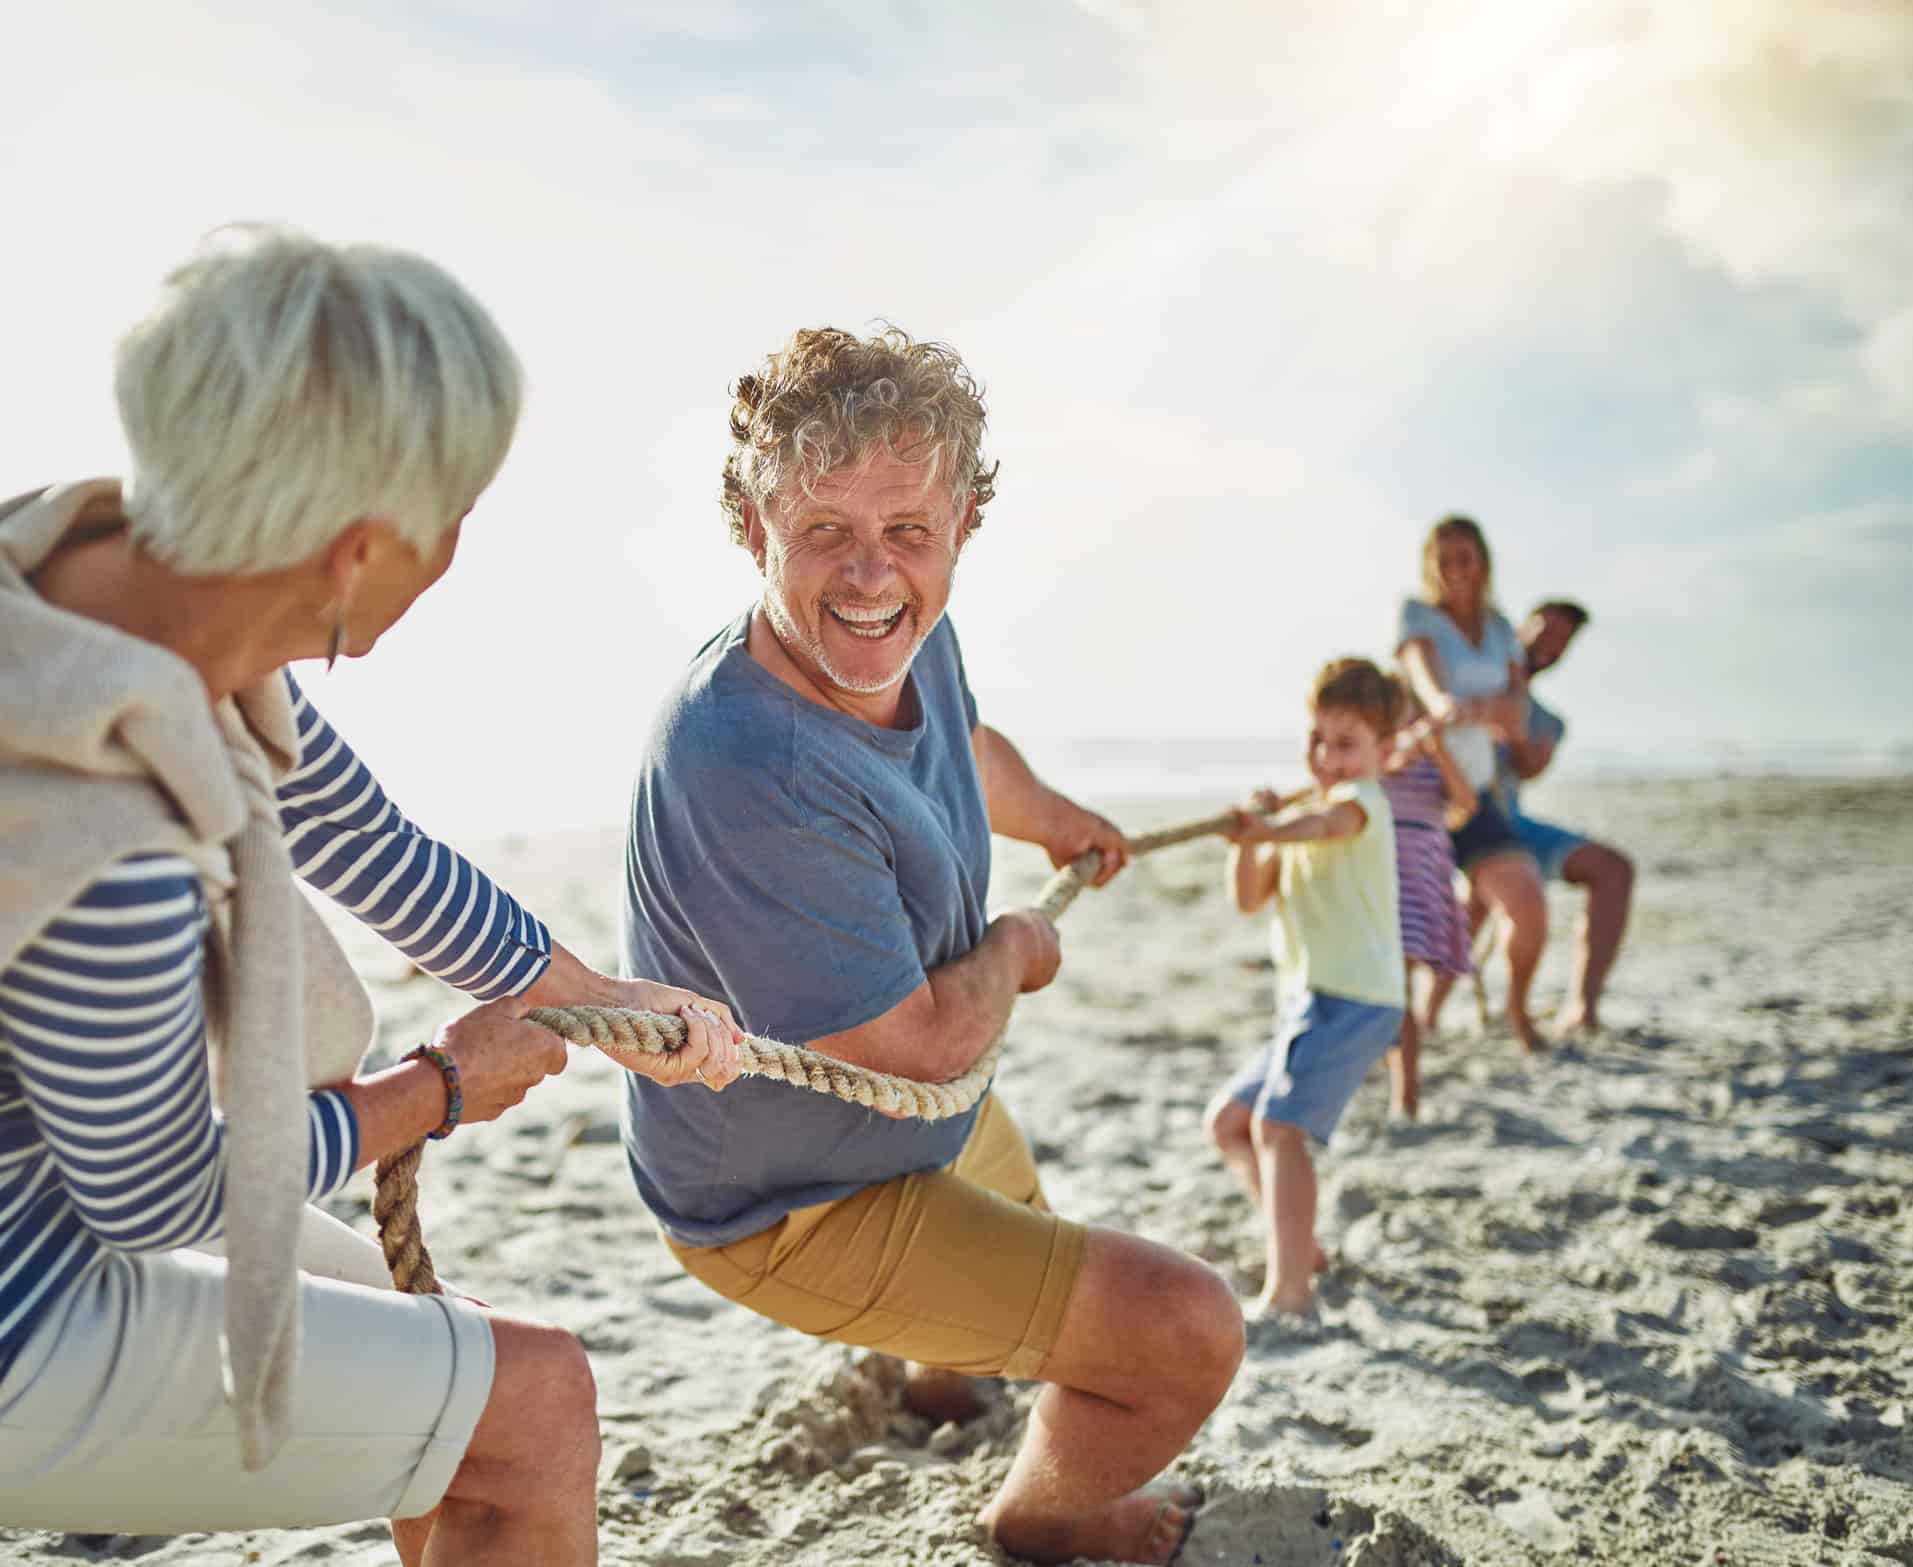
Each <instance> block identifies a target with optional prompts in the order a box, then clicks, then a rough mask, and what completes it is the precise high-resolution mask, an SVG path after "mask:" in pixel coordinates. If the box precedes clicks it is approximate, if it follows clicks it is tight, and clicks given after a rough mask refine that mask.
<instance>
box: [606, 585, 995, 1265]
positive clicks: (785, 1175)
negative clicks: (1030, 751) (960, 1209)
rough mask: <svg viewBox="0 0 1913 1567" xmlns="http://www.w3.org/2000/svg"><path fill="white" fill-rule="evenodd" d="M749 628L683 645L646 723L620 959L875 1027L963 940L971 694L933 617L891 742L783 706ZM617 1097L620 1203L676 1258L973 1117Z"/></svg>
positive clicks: (974, 826)
mask: <svg viewBox="0 0 1913 1567" xmlns="http://www.w3.org/2000/svg"><path fill="white" fill-rule="evenodd" d="M749 628H750V616H749V614H746V615H744V616H743V617H741V618H740V619H739V620H737V621H736V622H734V623H733V624H732V625H731V626H730V627H729V628H728V629H726V630H725V631H724V632H723V633H721V634H720V635H719V636H717V637H716V638H714V639H713V640H712V641H710V642H709V643H707V644H706V645H705V646H704V648H703V649H702V650H701V651H700V652H699V654H698V656H697V657H696V658H695V659H694V660H693V661H692V663H691V667H690V669H689V670H688V671H687V672H686V673H685V675H684V677H683V678H682V679H681V680H680V681H679V682H678V683H677V686H676V687H675V689H674V690H673V691H672V692H671V693H670V694H669V695H668V696H667V697H666V698H665V701H664V705H663V707H662V709H661V710H660V712H659V714H658V718H657V722H656V725H655V726H654V727H653V729H652V731H651V736H650V739H649V741H648V743H647V745H646V748H645V755H644V760H643V762H642V763H641V764H640V765H639V769H638V780H637V786H636V789H635V791H634V793H633V796H632V801H631V827H630V832H629V835H628V836H627V838H626V844H625V895H624V969H625V972H626V973H627V974H632V975H638V976H641V977H643V978H646V979H657V980H663V981H665V982H666V983H667V984H672V985H682V986H684V987H686V988H687V989H690V990H695V991H698V992H700V993H702V994H704V995H707V996H714V997H719V998H721V999H723V1000H725V1001H727V1002H729V1003H730V1006H731V1010H732V1012H733V1013H734V1014H735V1015H736V1017H737V1020H738V1022H739V1023H740V1024H741V1025H742V1026H743V1027H744V1028H745V1029H746V1030H747V1031H748V1032H750V1033H753V1034H759V1035H768V1036H771V1037H773V1038H777V1039H781V1040H784V1041H786V1042H787V1043H790V1044H798V1045H802V1044H809V1043H810V1042H811V1041H812V1040H815V1039H818V1038H821V1037H822V1036H824V1035H826V1034H835V1033H839V1032H841V1031H843V1030H845V1029H850V1028H855V1027H857V1026H858V1025H859V1024H862V1023H868V1022H869V1021H870V1020H871V1019H872V1018H877V1017H881V1016H882V1015H883V1014H884V1013H886V1012H888V1011H890V1009H891V1008H893V1007H895V1006H896V1005H897V1004H898V1003H899V1002H901V1001H903V1000H904V999H905V998H906V997H907V996H909V995H910V994H912V993H913V992H914V991H915V990H916V989H917V988H918V987H919V986H920V985H922V984H923V982H924V977H925V975H926V974H927V972H928V971H929V970H931V969H933V968H936V967H938V966H939V965H941V964H944V963H948V962H950V961H952V960H953V959H956V958H960V957H962V956H963V955H964V954H965V953H966V952H968V951H969V950H970V949H971V948H972V947H974V946H975V945H976V944H977V943H978V942H979V941H981V940H982V939H983V931H984V928H985V926H986V925H987V924H988V918H987V916H986V914H985V912H984V899H985V896H986V894H987V892H988V890H989V883H990V821H989V814H988V811H987V809H986V808H985V805H984V800H983V783H982V779H981V778H980V776H979V775H978V773H977V768H976V758H975V754H974V753H973V752H972V751H971V749H970V734H971V731H972V730H973V729H975V727H976V722H977V719H976V703H975V701H974V700H973V699H972V697H971V695H970V689H969V685H968V684H967V682H966V681H965V679H964V674H963V655H962V653H961V651H960V650H959V649H958V647H957V638H956V632H955V630H954V629H953V628H952V627H951V625H950V623H949V622H948V621H947V620H946V621H943V622H941V623H940V624H939V625H938V626H937V628H936V629H935V630H934V631H932V632H931V633H930V636H929V637H928V639H927V640H926V641H925V642H924V644H923V647H922V649H921V650H920V651H919V652H918V654H917V657H916V660H915V662H914V663H913V664H912V666H911V669H910V673H909V674H908V675H907V676H905V686H904V695H903V704H904V705H903V709H902V713H903V716H904V717H905V718H906V719H907V720H909V723H908V727H906V728H902V729H883V728H879V727H878V726H877V725H875V724H870V723H866V722H864V721H863V720H862V719H858V718H852V717H850V716H849V715H848V714H844V713H839V712H836V711H834V710H832V709H830V708H825V707H819V706H818V705H817V704H816V703H814V702H810V701H807V700H806V699H805V698H803V697H801V696H799V695H798V694H797V693H796V692H795V691H793V690H792V689H791V688H790V687H789V686H787V685H785V684H784V683H783V681H781V680H779V679H778V678H777V677H776V676H775V675H773V674H771V673H770V671H769V670H767V669H765V668H764V667H763V666H762V665H760V664H759V663H758V662H757V661H756V660H755V659H753V658H752V657H751V655H750V653H749V651H748V650H747V649H746V647H745V636H746V634H747V632H748V630H749ZM625 1084H626V1090H625V1106H624V1118H623V1130H624V1146H625V1152H626V1155H627V1156H628V1158H629V1159H630V1162H631V1173H632V1175H633V1177H634V1178H635V1179H636V1181H637V1185H638V1194H639V1196H640V1197H642V1198H643V1199H644V1203H645V1206H646V1207H648V1208H649V1209H650V1210H651V1211H652V1212H653V1213H654V1214H656V1215H657V1216H658V1219H659V1220H660V1221H661V1222H662V1223H663V1225H664V1227H665V1229H666V1230H667V1231H668V1232H669V1233H670V1235H671V1236H672V1238H673V1239H675V1240H677V1241H678V1242H680V1243H681V1244H685V1245H691V1246H721V1245H727V1244H729V1243H730V1242H731V1241H735V1240H741V1239H742V1238H743V1237H745V1236H746V1235H754V1234H756V1233H757V1232H758V1231H759V1230H762V1229H766V1228H768V1227H769V1226H770V1225H772V1224H775V1223H776V1222H777V1221H778V1220H779V1219H781V1218H783V1216H784V1215H785V1214H787V1213H789V1212H790V1211H791V1210H792V1209H795V1208H801V1207H805V1206H807V1205H809V1204H811V1203H818V1202H831V1201H835V1200H836V1199H837V1198H840V1197H846V1196H848V1195H849V1194H850V1193H852V1192H854V1191H856V1190H857V1189H858V1188H860V1187H863V1186H866V1185H869V1184H871V1183H872V1182H875V1181H886V1180H889V1179H891V1178H892V1177H894V1176H898V1175H905V1174H909V1173H911V1172H913V1171H917V1170H932V1169H937V1168H940V1167H941V1166H943V1165H946V1164H948V1163H949V1162H950V1161H951V1160H952V1159H954V1158H955V1157H956V1156H957V1154H958V1153H959V1152H961V1151H962V1148H963V1144H964V1142H965V1141H966V1140H967V1139H968V1137H969V1135H970V1128H971V1125H972V1123H973V1122H974V1120H975V1118H976V1111H975V1109H972V1110H970V1111H969V1112H968V1113H967V1114H964V1115H960V1116H953V1117H951V1118H950V1119H949V1120H945V1121H918V1120H909V1121H900V1120H895V1119H893V1118H891V1117H889V1116H882V1115H878V1114H877V1113H876V1112H875V1111H872V1110H865V1109H861V1108H859V1107H858V1106H856V1105H851V1104H846V1103H844V1102H843V1101H842V1100H838V1099H833V1098H830V1097H828V1096H827V1095H824V1094H818V1093H813V1092H811V1091H810V1090H808V1089H804V1088H794V1087H792V1086H791V1085H789V1084H787V1083H777V1082H771V1081H769V1080H767V1079H764V1078H755V1077H745V1078H740V1079H738V1081H737V1082H735V1083H733V1084H732V1085H731V1086H730V1087H729V1088H727V1089H725V1090H724V1091H723V1092H722V1093H718V1094H713V1093H709V1092H707V1091H705V1090H704V1089H702V1088H699V1087H697V1086H696V1085H695V1084H693V1085H691V1086H688V1087H680V1088H661V1087H659V1086H658V1085H657V1084H655V1083H653V1082H651V1081H650V1080H649V1079H648V1078H643V1077H639V1076H637V1075H636V1074H635V1073H633V1074H630V1075H628V1076H627V1077H626V1079H625Z"/></svg>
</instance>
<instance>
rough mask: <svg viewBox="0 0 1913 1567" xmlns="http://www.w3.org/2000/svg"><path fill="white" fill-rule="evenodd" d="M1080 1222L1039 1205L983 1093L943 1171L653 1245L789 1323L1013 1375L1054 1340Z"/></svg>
mask: <svg viewBox="0 0 1913 1567" xmlns="http://www.w3.org/2000/svg"><path fill="white" fill-rule="evenodd" d="M1087 1234H1088V1232H1087V1231H1086V1230H1085V1229H1084V1228H1083V1226H1082V1225H1080V1224H1075V1223H1072V1222H1071V1221H1069V1220H1068V1219H1059V1218H1058V1217H1057V1216H1056V1215H1055V1214H1053V1213H1051V1212H1050V1211H1049V1206H1048V1204H1046V1203H1045V1202H1044V1201H1043V1189H1042V1185H1041V1183H1040V1182H1039V1181H1038V1179H1037V1174H1036V1161H1035V1160H1034V1159H1033V1158H1032V1157H1031V1156H1030V1148H1029V1144H1028V1143H1027V1142H1026V1141H1024V1138H1023V1134H1022V1132H1021V1131H1020V1130H1018V1128H1017V1125H1016V1122H1015V1121H1014V1120H1012V1119H1011V1118H1010V1113H1009V1111H1007V1110H1005V1109H1004V1108H1003V1107H1002V1106H1001V1105H1000V1104H999V1103H998V1102H997V1099H996V1096H995V1095H994V1094H992V1095H990V1096H989V1097H988V1098H987V1099H985V1100H984V1101H983V1109H982V1112H981V1113H980V1114H979V1115H978V1116H977V1121H976V1126H975V1127H974V1128H973V1129H972V1131H971V1133H970V1140H969V1141H968V1142H967V1143H965V1144H964V1147H963V1152H962V1153H960V1154H959V1155H957V1157H956V1160H955V1162H954V1163H952V1164H950V1165H948V1166H946V1167H945V1168H944V1169H941V1170H930V1171H925V1172H922V1173H919V1174H916V1175H900V1176H898V1177H897V1178H896V1179H895V1180H891V1181H884V1182H881V1183H880V1184H878V1185H875V1186H866V1187H864V1188H863V1189H862V1190H861V1191H857V1192H853V1193H851V1195H850V1196H848V1197H842V1198H839V1199H838V1200H837V1201H836V1202H825V1203H817V1204H815V1205H814V1206H812V1207H808V1208H798V1209H796V1210H795V1211H793V1212H791V1213H789V1214H787V1215H786V1216H785V1217H784V1218H783V1219H781V1220H779V1221H778V1222H777V1223H776V1224H774V1225H772V1226H771V1227H770V1228H769V1229H767V1230H760V1231H759V1232H758V1233H757V1234H755V1235H747V1236H746V1237H745V1238H744V1239H743V1240H741V1241H733V1242H731V1244H730V1245H728V1246H681V1245H679V1244H678V1243H677V1242H675V1241H673V1240H671V1239H670V1237H669V1236H666V1237H665V1244H666V1245H667V1246H669V1247H670V1248H671V1250H672V1252H673V1253H674V1254H675V1255H676V1257H677V1259H678V1261H679V1262H681V1263H683V1264H684V1267H685V1270H686V1271H687V1272H689V1273H690V1274H691V1275H692V1276H693V1277H695V1278H697V1279H699V1280H701V1281H702V1282H703V1283H705V1284H707V1285H709V1286H710V1287H711V1288H712V1289H714V1290H716V1291H717V1293H718V1294H720V1295H722V1296H724V1297H725V1298H726V1299H727V1300H734V1301H736V1302H737V1303H738V1304H739V1305H740V1306H748V1307H749V1308H750V1309H751V1310H752V1311H755V1312H757V1313H758V1314H759V1315H760V1316H765V1317H769V1318H770V1319H771V1320H772V1321H774V1322H781V1323H783V1324H784V1325H785V1326H786V1327H792V1328H796V1329H797V1330H798V1331H799V1332H801V1333H809V1334H812V1335H813V1336H815V1337H818V1338H828V1339H835V1340H836V1341H837V1342H838V1343H841V1344H856V1345H859V1346H862V1347H865V1348H868V1349H876V1350H881V1351H883V1352H884V1353H885V1354H889V1355H897V1356H900V1357H902V1358H903V1359H905V1360H915V1361H919V1362H921V1363H923V1364H925V1365H931V1366H942V1367H945V1368H947V1369H948V1370H951V1371H961V1372H965V1373H967V1374H969V1375H971V1376H1006V1377H1023V1378H1027V1377H1034V1376H1035V1375H1036V1374H1037V1371H1038V1369H1039V1368H1040V1367H1041V1366H1042V1364H1043V1362H1044V1360H1045V1359H1047V1358H1048V1356H1049V1352H1050V1351H1051V1350H1052V1349H1053V1348H1055V1346H1056V1336H1057V1334H1058V1333H1059V1332H1060V1331H1061V1329H1062V1325H1063V1310H1064V1308H1065V1307H1066V1306H1067V1305H1068V1304H1069V1297H1070V1292H1071V1290H1072V1289H1074V1288H1075V1285H1076V1275H1077V1273H1078V1271H1079V1270H1080V1269H1081V1267H1082V1262H1083V1244H1084V1240H1085V1238H1086V1236H1087Z"/></svg>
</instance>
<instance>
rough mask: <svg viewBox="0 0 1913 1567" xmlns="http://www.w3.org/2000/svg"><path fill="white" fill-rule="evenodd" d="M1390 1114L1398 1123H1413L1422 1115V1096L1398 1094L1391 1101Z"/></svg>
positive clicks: (1389, 1105)
mask: <svg viewBox="0 0 1913 1567" xmlns="http://www.w3.org/2000/svg"><path fill="white" fill-rule="evenodd" d="M1388 1113H1389V1114H1390V1115H1391V1116H1393V1117H1394V1118H1395V1119H1396V1120H1397V1121H1413V1120H1416V1119H1417V1118H1418V1117H1419V1116H1420V1115H1421V1095H1420V1094H1396V1095H1395V1096H1394V1097H1393V1098H1391V1099H1390V1100H1389V1103H1388Z"/></svg>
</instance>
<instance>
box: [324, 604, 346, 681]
mask: <svg viewBox="0 0 1913 1567" xmlns="http://www.w3.org/2000/svg"><path fill="white" fill-rule="evenodd" d="M344 650H345V611H344V610H340V611H339V613H338V614H337V616H335V617H334V618H333V621H332V645H331V646H330V647H328V648H327V649H326V655H325V671H326V673H327V674H328V675H329V674H331V673H332V666H333V665H334V664H336V663H338V661H339V654H340V653H342V652H343V651H344Z"/></svg>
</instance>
